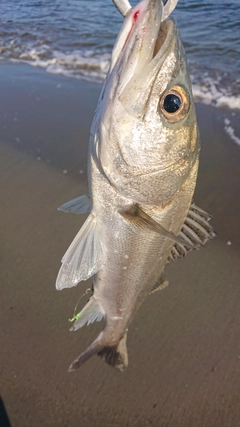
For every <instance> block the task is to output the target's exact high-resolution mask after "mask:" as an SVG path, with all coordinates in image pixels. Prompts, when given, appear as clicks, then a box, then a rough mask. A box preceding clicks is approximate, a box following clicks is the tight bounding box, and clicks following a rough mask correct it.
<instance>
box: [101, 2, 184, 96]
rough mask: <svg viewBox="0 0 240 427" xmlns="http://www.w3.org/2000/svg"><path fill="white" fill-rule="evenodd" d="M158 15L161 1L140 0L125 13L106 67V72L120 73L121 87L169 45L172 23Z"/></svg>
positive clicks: (160, 12) (161, 9)
mask: <svg viewBox="0 0 240 427" xmlns="http://www.w3.org/2000/svg"><path fill="white" fill-rule="evenodd" d="M162 16H163V3H162V0H142V1H141V2H140V3H139V4H138V5H137V6H135V7H134V8H133V9H132V10H131V11H129V12H128V15H127V17H126V19H125V21H124V24H123V27H122V30H121V31H120V33H119V36H118V39H117V41H116V44H115V46H114V49H113V54H112V62H111V66H110V70H109V73H110V74H116V73H117V74H118V76H120V86H121V88H123V87H124V86H126V85H127V83H128V82H129V81H130V80H131V79H132V78H133V77H134V76H135V75H137V74H139V73H141V71H143V70H144V69H145V68H146V67H147V66H149V65H150V63H152V61H153V59H154V58H155V57H156V56H157V57H158V60H160V59H161V57H162V56H163V54H164V52H165V51H166V50H167V48H168V46H169V44H171V40H172V38H173V34H174V32H175V31H176V26H175V22H174V20H173V19H167V20H165V21H163V22H161V21H162ZM154 65H155V64H154ZM118 84H119V79H118Z"/></svg>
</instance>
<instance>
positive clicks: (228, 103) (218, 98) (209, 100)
mask: <svg viewBox="0 0 240 427" xmlns="http://www.w3.org/2000/svg"><path fill="white" fill-rule="evenodd" d="M192 89H193V96H194V98H195V99H196V100H200V101H201V102H203V103H204V104H207V105H213V106H214V107H217V108H222V107H227V108H230V109H233V110H240V95H238V96H237V95H236V96H232V95H230V94H229V95H228V94H227V93H226V90H225V89H223V88H221V89H218V88H217V86H216V85H215V83H214V82H212V83H211V84H210V85H209V86H208V87H206V86H203V85H200V84H193V86H192Z"/></svg>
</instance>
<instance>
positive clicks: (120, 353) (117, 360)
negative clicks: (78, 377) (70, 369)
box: [98, 332, 128, 372]
mask: <svg viewBox="0 0 240 427" xmlns="http://www.w3.org/2000/svg"><path fill="white" fill-rule="evenodd" d="M126 341H127V332H126V333H125V335H124V337H123V338H122V339H121V340H120V341H119V343H118V345H117V346H106V347H104V348H103V349H102V350H101V351H100V352H99V353H98V356H100V357H101V358H102V359H104V360H105V362H106V363H108V364H109V365H110V366H112V367H113V368H117V369H119V371H121V372H122V371H124V370H125V369H126V368H127V366H128V354H127V345H126Z"/></svg>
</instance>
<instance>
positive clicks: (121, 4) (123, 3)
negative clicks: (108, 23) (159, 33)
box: [112, 0, 178, 22]
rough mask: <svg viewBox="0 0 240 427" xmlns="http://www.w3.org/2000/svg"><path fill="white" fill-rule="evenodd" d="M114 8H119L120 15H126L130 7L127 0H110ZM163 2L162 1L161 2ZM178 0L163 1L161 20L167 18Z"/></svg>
mask: <svg viewBox="0 0 240 427" xmlns="http://www.w3.org/2000/svg"><path fill="white" fill-rule="evenodd" d="M112 1H113V3H114V5H115V6H116V8H117V9H118V10H119V12H120V13H121V15H122V16H124V17H125V16H127V14H128V12H129V10H131V9H132V7H131V5H130V3H129V1H128V0H112ZM162 3H163V2H162ZM177 3H178V0H166V2H165V3H163V14H162V22H163V21H165V19H167V18H168V16H169V15H171V13H172V12H173V10H174V9H175V7H176V6H177Z"/></svg>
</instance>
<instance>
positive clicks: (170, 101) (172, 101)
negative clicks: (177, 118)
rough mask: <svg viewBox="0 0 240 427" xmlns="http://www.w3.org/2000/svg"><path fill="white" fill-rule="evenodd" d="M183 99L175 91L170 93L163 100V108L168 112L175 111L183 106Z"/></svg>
mask: <svg viewBox="0 0 240 427" xmlns="http://www.w3.org/2000/svg"><path fill="white" fill-rule="evenodd" d="M181 103H182V100H181V98H179V96H177V95H175V94H174V93H169V94H168V95H167V96H165V98H164V101H163V108H164V110H165V111H166V112H167V113H175V112H176V111H177V110H179V108H180V107H181Z"/></svg>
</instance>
